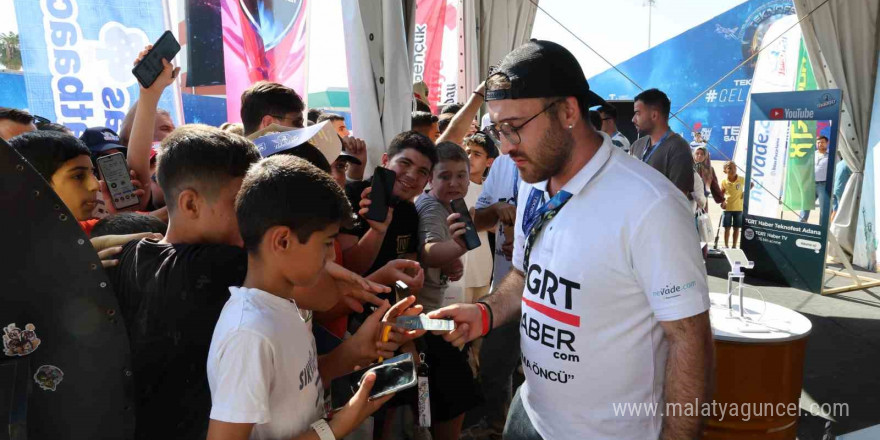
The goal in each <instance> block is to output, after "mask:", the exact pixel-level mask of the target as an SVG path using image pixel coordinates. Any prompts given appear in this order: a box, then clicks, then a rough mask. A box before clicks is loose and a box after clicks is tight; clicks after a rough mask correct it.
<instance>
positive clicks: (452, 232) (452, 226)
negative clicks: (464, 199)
mask: <svg viewBox="0 0 880 440" xmlns="http://www.w3.org/2000/svg"><path fill="white" fill-rule="evenodd" d="M460 217H461V214H458V213H454V214H449V217H446V224H447V225H448V226H449V236H450V237H452V240H453V241H454V242H455V244H457V245H458V247H460V248H461V250H462V251H463V252H467V245H466V244H465V243H464V234H465V232H467V224H466V223H465V222H459V221H457V220H458V219H459V218H460ZM471 218H473V214H471Z"/></svg>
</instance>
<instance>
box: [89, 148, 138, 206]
mask: <svg viewBox="0 0 880 440" xmlns="http://www.w3.org/2000/svg"><path fill="white" fill-rule="evenodd" d="M96 162H97V165H98V171H100V173H101V178H102V179H104V183H106V184H107V189H108V190H110V198H111V199H112V200H109V201H110V202H112V203H113V206H114V207H115V208H116V209H123V208H128V207H130V206H135V205H137V204H139V203H140V200H138V197H137V196H136V195H134V190H135V187H134V185H132V183H131V176H130V175H129V173H128V163H127V162H126V161H125V156H124V155H123V154H122V153H113V154H108V155H107V156H101V157H99V158H98V160H96ZM107 201H108V200H105V201H104V202H107Z"/></svg>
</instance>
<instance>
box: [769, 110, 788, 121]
mask: <svg viewBox="0 0 880 440" xmlns="http://www.w3.org/2000/svg"><path fill="white" fill-rule="evenodd" d="M770 119H785V111H784V110H782V109H781V108H774V109H770Z"/></svg>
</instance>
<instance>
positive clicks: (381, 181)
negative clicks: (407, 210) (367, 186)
mask: <svg viewBox="0 0 880 440" xmlns="http://www.w3.org/2000/svg"><path fill="white" fill-rule="evenodd" d="M395 180H397V173H395V172H394V171H392V170H389V169H387V168H382V167H376V171H374V172H373V184H372V188H373V189H372V190H370V209H369V211H367V214H366V215H365V216H364V217H365V218H367V219H369V220H373V221H377V222H384V221H385V219H386V218H388V207H389V206H394V201H393V198H394V196H393V195H392V193H393V192H394V181H395Z"/></svg>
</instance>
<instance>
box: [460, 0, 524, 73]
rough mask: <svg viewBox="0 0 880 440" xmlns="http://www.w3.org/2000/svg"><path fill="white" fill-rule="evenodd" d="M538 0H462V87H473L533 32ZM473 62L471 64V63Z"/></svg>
mask: <svg viewBox="0 0 880 440" xmlns="http://www.w3.org/2000/svg"><path fill="white" fill-rule="evenodd" d="M537 4H538V0H534V2H533V1H531V0H465V1H464V2H463V5H462V10H463V15H464V26H465V31H464V34H463V35H464V40H465V64H464V65H465V81H464V82H463V84H464V86H465V90H467V91H471V90H475V89H476V88H477V86H478V85H480V83H481V82H483V80H484V79H486V76H487V74H488V72H489V66H492V65H495V64H498V63H499V62H500V61H501V59H502V58H504V56H505V55H507V54H508V53H509V52H510V51H512V50H513V49H515V48H516V47H518V46H521V45H523V44H525V43H526V42H527V41H529V38H531V36H532V27H533V26H534V24H535V14H536V13H537V11H538V6H537ZM472 66H473V67H472Z"/></svg>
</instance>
